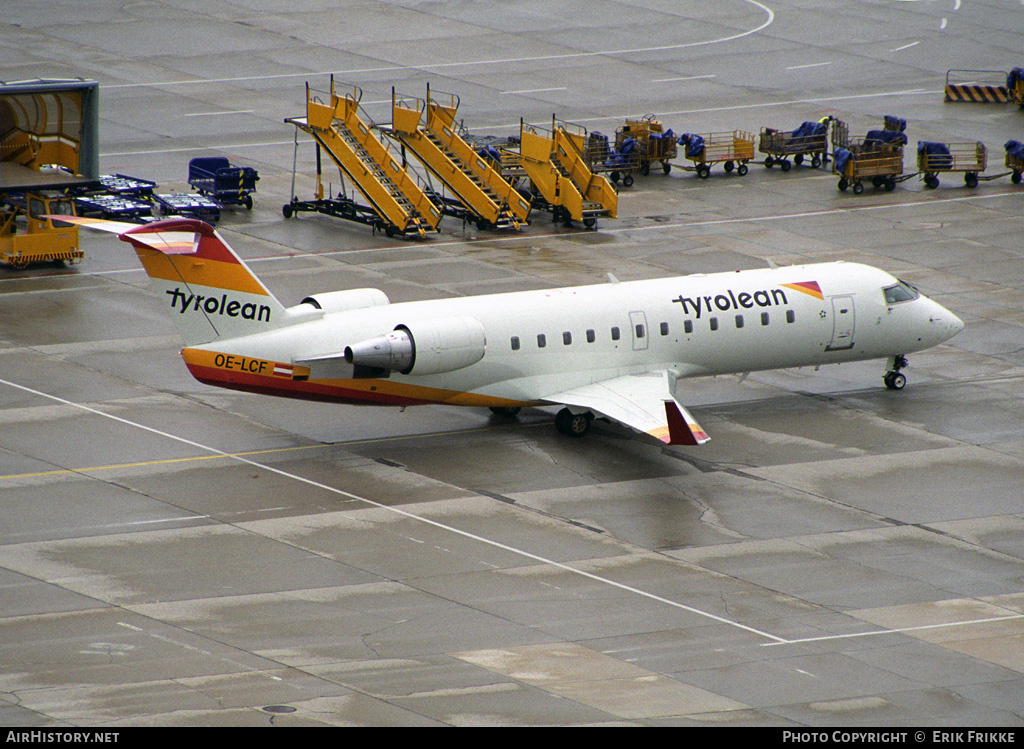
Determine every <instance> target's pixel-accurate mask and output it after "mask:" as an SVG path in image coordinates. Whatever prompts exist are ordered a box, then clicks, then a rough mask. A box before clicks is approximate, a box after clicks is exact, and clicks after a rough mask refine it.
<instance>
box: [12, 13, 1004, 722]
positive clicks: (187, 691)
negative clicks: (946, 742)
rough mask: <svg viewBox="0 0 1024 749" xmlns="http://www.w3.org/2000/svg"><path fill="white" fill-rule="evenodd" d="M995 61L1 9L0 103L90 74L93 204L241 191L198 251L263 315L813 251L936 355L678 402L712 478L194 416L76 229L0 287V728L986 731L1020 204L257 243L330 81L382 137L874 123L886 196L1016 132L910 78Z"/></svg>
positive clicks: (460, 434) (688, 452) (558, 452)
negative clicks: (126, 178)
mask: <svg viewBox="0 0 1024 749" xmlns="http://www.w3.org/2000/svg"><path fill="white" fill-rule="evenodd" d="M339 6H340V7H339ZM1022 34H1024V7H1022V6H1020V4H1019V3H1017V2H1005V3H998V4H991V3H980V2H975V0H935V1H934V2H923V1H922V2H912V1H910V2H899V1H897V0H868V1H866V2H850V1H849V0H840V1H834V0H829V1H828V2H821V1H815V0H796V1H795V0H778V1H776V0H768V1H767V2H754V1H753V0H723V2H720V3H713V4H711V3H702V2H695V1H690V0H687V1H684V2H676V3H670V4H667V3H663V2H653V0H652V1H646V0H634V1H632V2H627V1H625V0H597V1H596V2H593V1H589V0H588V1H584V0H571V1H569V2H555V3H552V2H544V3H541V2H533V1H527V0H507V1H506V2H502V3H490V2H458V3H455V2H447V3H446V2H415V1H413V0H405V1H404V2H401V1H398V0H396V1H395V2H370V1H369V0H364V1H362V2H345V3H335V2H326V1H325V0H293V2H290V3H287V4H285V3H275V2H268V1H267V0H234V1H233V2H226V1H223V0H202V2H198V1H196V0H153V1H151V2H137V3H125V2H103V3H74V4H69V3H57V2H53V1H52V0H9V1H8V2H6V3H4V17H3V19H2V21H0V70H2V74H0V78H3V79H6V80H20V79H27V78H39V77H42V78H65V77H79V76H81V77H85V78H92V79H95V80H98V81H99V82H100V92H101V112H100V117H101V171H102V172H103V173H108V174H109V173H121V174H128V175H131V176H135V177H139V178H143V179H148V180H153V181H156V182H158V183H159V184H160V185H161V187H165V188H166V189H173V190H178V191H181V190H185V189H187V184H186V183H185V180H186V171H187V163H188V160H189V159H190V158H192V157H194V156H203V155H225V156H227V157H228V158H229V159H230V160H231V161H232V162H233V163H237V164H240V165H244V166H253V167H256V168H257V169H258V170H259V173H260V177H261V179H260V182H259V185H258V191H257V193H256V196H255V198H256V205H255V207H254V209H253V210H252V211H251V212H247V211H245V210H244V209H241V208H228V209H226V210H225V212H224V215H223V217H222V219H221V221H220V225H219V229H220V231H221V233H222V234H223V235H224V237H225V238H227V240H228V241H229V242H230V243H231V244H232V245H233V247H234V248H235V249H236V250H237V251H238V252H239V253H240V254H241V255H242V256H243V257H245V258H246V260H247V262H249V263H250V264H251V267H252V268H253V269H254V270H255V271H256V272H257V273H258V274H259V275H260V277H261V278H262V279H263V280H264V281H265V282H266V283H267V285H268V286H269V287H270V288H271V290H272V291H273V292H274V293H275V294H276V295H278V296H279V297H280V298H281V299H282V301H283V302H284V303H285V304H296V303H298V302H299V301H300V300H301V299H302V298H303V297H304V296H305V295H307V294H309V293H311V292H318V291H328V290H334V289H342V288H359V287H365V286H374V287H378V288H381V289H383V290H384V291H385V292H387V294H388V295H389V296H390V298H391V299H392V300H394V301H404V300H410V299H425V298H432V297H440V296H452V295H470V294H483V293H492V292H499V291H509V290H518V289H532V288H544V287H558V286H564V285H570V284H580V283H600V282H602V281H603V280H604V279H605V277H606V274H608V273H612V274H614V275H615V276H616V277H618V278H619V279H621V280H629V279H637V278H653V277H658V276H665V275H677V274H686V273H701V272H712V271H723V270H738V269H743V268H754V267H763V266H765V265H766V264H767V263H769V262H774V263H777V264H779V265H784V264H792V263H797V262H814V261H826V260H849V261H857V262H865V263H869V264H872V265H876V266H878V267H881V268H884V269H886V270H888V271H890V272H893V273H896V274H898V275H899V276H900V277H901V278H903V279H904V280H906V281H909V282H911V283H913V284H915V285H917V286H918V287H919V288H920V289H921V290H922V291H923V292H924V293H926V294H928V295H930V296H932V297H933V298H935V299H936V300H937V301H939V302H940V303H941V304H943V305H944V306H946V307H948V308H949V309H951V310H952V311H953V312H955V313H956V314H957V315H958V316H960V317H961V318H962V319H963V320H964V321H965V323H966V328H965V329H964V331H963V332H961V333H960V334H959V335H958V336H956V337H955V338H954V339H952V340H951V341H949V342H948V343H947V344H945V345H942V346H939V347H937V348H934V349H931V350H929V351H925V352H923V353H919V354H915V355H913V356H911V357H910V366H909V367H908V369H907V370H906V374H907V377H908V381H909V384H908V386H907V388H906V389H905V390H903V391H901V392H894V391H889V390H887V389H886V388H885V387H883V385H882V374H883V371H884V364H883V362H867V363H858V364H847V365H842V366H839V367H824V368H821V369H820V370H819V371H813V370H812V369H800V370H784V371H776V372H767V373H755V374H751V375H750V376H749V377H747V378H745V379H743V378H741V377H739V376H730V377H718V378H714V379H697V380H688V381H683V382H681V383H680V385H679V388H678V390H677V397H678V398H679V400H680V401H681V402H682V403H684V404H686V405H687V406H688V407H690V408H691V410H692V411H693V412H694V414H695V415H696V416H697V418H698V419H699V420H700V422H701V425H702V426H703V427H704V428H705V429H706V430H707V431H708V433H709V434H710V435H711V440H712V441H711V442H710V443H708V444H707V445H705V446H703V447H699V448H687V447H665V446H663V445H661V444H660V443H656V442H652V441H651V440H650V439H648V438H646V437H643V436H641V435H638V434H636V433H633V432H631V431H629V430H627V429H625V428H621V427H618V426H615V425H612V424H608V423H602V422H598V423H595V425H594V428H593V429H592V431H591V433H590V434H589V435H587V437H586V438H584V439H582V440H576V439H572V438H569V437H565V436H562V435H560V434H558V433H557V432H556V431H555V429H554V426H553V423H552V421H553V420H552V413H553V410H540V409H533V410H524V411H523V413H522V414H521V415H520V417H519V418H518V419H517V420H516V421H513V422H508V421H504V420H501V419H498V418H497V417H494V416H492V415H491V414H490V412H489V411H486V410H476V409H457V408H444V407H419V408H409V409H407V410H405V411H399V410H398V409H374V408H357V407H347V406H335V405H324V404H315V403H305V402H299V401H289V400H278V399H273V398H265V397H261V396H256V395H249V394H242V393H234V392H230V391H227V390H218V389H214V388H210V387H207V386H204V385H202V384H200V383H198V382H196V381H194V380H193V379H192V378H191V377H190V376H189V374H188V371H187V370H186V368H185V366H184V364H183V363H182V361H181V359H180V357H179V356H178V348H179V342H178V339H177V336H176V335H175V333H174V329H173V327H172V324H171V321H170V318H169V317H167V316H166V315H165V314H164V312H163V311H162V310H161V309H160V307H159V305H158V304H157V301H158V300H156V298H155V295H154V294H153V293H152V292H150V291H149V289H148V284H147V279H146V277H145V274H144V273H143V272H142V271H141V268H140V267H139V266H138V263H137V261H136V259H135V257H134V256H133V253H132V252H131V250H130V248H128V247H127V246H126V245H124V244H122V243H120V242H118V241H117V240H116V239H115V238H113V237H112V236H110V235H91V234H87V233H85V232H83V236H82V246H83V247H84V248H85V249H86V258H85V260H84V261H83V262H82V263H81V264H79V265H77V266H73V267H69V268H60V269H57V268H52V267H33V268H30V269H28V270H24V271H14V270H11V269H8V268H2V269H0V294H2V296H0V408H2V411H0V419H2V421H3V429H2V430H0V517H2V521H0V725H6V726H32V727H66V726H81V727H93V728H101V727H102V728H106V727H118V726H140V725H143V726H156V725H160V726H170V725H175V726H178V725H181V726H184V725H204V726H205V725H222V726H226V725H231V726H242V725H245V726H250V725H252V726H255V725H269V724H273V725H295V726H298V725H374V726H426V725H460V726H461V725H483V726H504V725H510V726H518V725H681V726H698V725H699V726H739V725H757V726H787V727H789V726H819V727H820V726H834V725H840V726H867V725H885V726H968V725H969V726H1020V725H1022V724H1024V707H1022V706H1024V647H1022V642H1024V489H1022V487H1024V426H1022V425H1024V353H1022V352H1024V240H1022V231H1021V224H1022V221H1024V186H1021V185H1015V184H1012V183H1011V181H1010V179H1009V178H1008V177H1006V176H1002V177H999V178H997V179H993V180H990V181H982V182H981V184H979V185H978V186H977V187H976V188H973V189H970V188H967V187H965V186H964V184H963V180H962V175H959V174H947V175H942V176H941V184H940V186H939V187H938V188H937V189H934V190H929V189H927V188H925V186H924V185H923V183H922V182H921V181H920V179H919V178H917V177H914V178H912V179H908V180H907V181H905V182H901V183H900V184H899V185H897V186H896V189H895V190H893V191H891V192H886V191H884V190H876V189H874V188H873V187H870V186H869V187H868V188H867V190H866V191H865V192H864V194H862V195H854V194H852V192H850V191H846V192H840V191H839V190H838V189H837V178H836V176H835V175H833V174H832V173H831V172H830V170H829V169H828V168H820V169H813V168H810V167H808V166H797V167H794V168H793V169H792V170H791V171H789V172H788V173H782V172H781V171H780V170H779V169H777V168H775V169H770V170H769V169H765V168H764V167H763V166H762V165H760V164H752V165H751V168H750V172H749V174H747V175H746V176H743V177H740V176H738V175H737V174H735V173H732V174H725V173H724V171H723V170H722V169H721V167H717V168H715V169H713V170H712V173H711V176H710V178H708V179H706V180H705V179H700V178H698V177H697V176H696V175H695V174H694V173H693V172H692V171H687V170H685V169H680V168H675V169H673V170H672V172H671V173H670V174H668V175H665V174H662V173H661V171H660V170H654V171H653V172H652V174H651V175H649V176H646V177H637V180H636V183H635V184H634V185H633V186H632V187H630V188H625V187H623V188H622V189H621V190H620V193H619V218H617V219H615V220H602V221H600V222H599V224H598V227H597V229H596V230H593V231H589V230H584V229H582V228H578V227H577V228H566V227H563V226H562V225H561V224H554V223H552V221H551V219H550V216H548V215H546V214H544V213H542V212H539V211H538V212H535V213H534V215H533V217H532V221H531V224H530V226H528V227H526V228H525V229H524V230H523V231H521V232H519V233H513V232H504V233H502V232H488V231H480V230H478V229H477V228H475V227H473V226H464V225H463V224H462V223H461V222H459V221H456V220H453V219H450V218H446V219H445V220H444V221H442V223H441V229H442V231H441V233H440V234H437V235H433V236H430V237H428V238H427V239H425V240H421V241H413V240H403V239H389V238H386V237H385V236H383V235H381V234H374V233H373V232H372V231H370V229H369V228H368V227H365V226H362V225H359V224H355V223H350V222H345V221H341V220H338V219H333V218H330V217H326V216H317V215H309V214H304V215H301V216H299V217H296V218H292V219H288V220H286V219H284V218H283V216H282V213H281V206H282V205H283V204H284V203H285V202H286V201H288V200H289V198H290V197H291V194H292V166H293V157H296V153H297V157H296V164H297V169H298V176H297V179H296V190H295V193H296V194H297V195H298V196H299V197H300V198H307V197H312V190H313V175H314V166H313V146H312V143H311V141H309V140H308V139H306V138H305V136H301V135H300V136H299V149H298V151H297V152H296V149H295V147H294V143H295V137H296V135H295V132H294V130H293V128H292V127H291V126H290V125H287V124H285V122H284V120H285V118H288V117H296V116H302V115H303V114H304V105H305V85H306V83H307V82H308V83H309V84H310V85H311V86H312V87H313V88H326V87H327V86H328V85H329V82H328V81H329V75H330V74H332V73H333V74H334V75H335V76H336V79H337V80H339V81H344V82H346V83H351V84H353V85H356V86H359V87H361V88H362V90H363V92H364V95H363V103H364V108H365V110H366V111H367V112H368V114H369V115H370V116H371V117H372V118H373V119H374V120H375V121H378V122H386V121H388V119H389V118H390V101H391V87H392V86H395V87H397V89H398V90H399V91H400V92H401V93H406V94H411V95H417V96H421V97H422V96H423V95H424V94H425V89H426V85H427V83H429V84H430V86H431V90H435V91H448V92H453V93H455V94H457V95H458V96H459V97H460V98H461V106H460V109H459V117H460V119H463V120H464V123H465V125H466V127H467V128H468V129H469V131H470V132H472V133H474V134H479V135H484V134H487V135H495V136H504V135H509V134H516V133H517V132H518V128H519V122H520V119H521V118H522V119H524V120H525V121H526V122H528V123H535V124H538V125H545V124H546V123H550V121H551V117H552V114H555V115H557V116H558V117H559V118H560V119H563V120H568V121H571V122H575V123H579V124H581V125H583V126H585V127H586V128H588V129H589V130H591V131H594V130H597V131H602V132H604V133H606V134H608V133H613V132H614V130H615V128H616V127H618V126H620V125H621V124H622V123H623V122H624V120H625V119H626V118H627V117H637V116H643V115H645V114H654V115H655V116H657V117H659V118H660V119H661V120H662V121H663V122H664V123H665V125H666V127H671V128H673V130H674V131H675V132H676V133H681V132H709V131H722V130H734V129H742V130H747V131H750V132H753V133H758V132H759V130H760V128H761V127H765V126H767V127H776V128H779V129H792V128H795V127H796V126H797V125H799V124H800V123H801V122H802V121H804V120H817V119H819V118H821V117H823V116H825V115H829V114H831V115H834V116H836V117H838V118H839V119H841V120H843V121H845V122H847V123H848V124H849V126H850V133H851V135H863V134H864V133H865V132H866V131H867V130H870V129H875V128H879V127H881V122H882V118H883V116H884V115H896V116H899V117H902V118H905V119H906V120H907V122H908V126H907V134H908V137H909V139H910V145H909V147H908V149H907V154H906V157H905V169H906V171H907V173H911V172H913V171H916V169H915V146H916V142H917V141H918V140H936V141H944V142H950V141H964V140H971V141H974V140H977V141H981V142H983V143H985V144H986V146H987V147H988V149H989V160H988V163H989V167H988V170H987V171H986V172H985V174H986V175H997V174H1001V173H1003V172H1005V171H1006V170H1004V169H1003V168H1002V162H1003V143H1004V142H1005V141H1007V140H1009V139H1011V138H1014V139H1018V140H1024V111H1022V110H1021V109H1019V108H1018V107H1016V106H1013V105H1000V104H989V105H983V104H952V103H944V102H943V85H944V82H945V76H946V71H947V70H948V69H951V68H958V69H971V70H977V69H995V70H1003V71H1007V70H1009V69H1010V68H1011V67H1014V66H1020V65H1024V58H1022V57H1021V54H1020V53H1021V46H1020V39H1021V36H1022ZM757 158H758V160H760V159H761V158H762V154H757ZM677 161H678V164H679V165H680V166H692V164H691V162H688V161H687V160H685V159H684V158H682V157H680V158H679V159H678V160H677ZM333 180H334V181H333V184H332V186H331V189H332V190H334V191H335V192H336V191H338V190H339V189H340V185H339V182H338V181H337V177H336V172H335V173H334V176H333Z"/></svg>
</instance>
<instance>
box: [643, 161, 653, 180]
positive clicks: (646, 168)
mask: <svg viewBox="0 0 1024 749" xmlns="http://www.w3.org/2000/svg"><path fill="white" fill-rule="evenodd" d="M650 173H651V162H649V161H644V162H643V163H641V164H640V174H641V176H643V177H646V176H647V175H648V174H650Z"/></svg>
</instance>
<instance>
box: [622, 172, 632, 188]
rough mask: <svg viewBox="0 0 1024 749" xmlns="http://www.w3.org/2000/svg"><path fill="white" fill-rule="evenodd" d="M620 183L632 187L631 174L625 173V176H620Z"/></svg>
mask: <svg viewBox="0 0 1024 749" xmlns="http://www.w3.org/2000/svg"><path fill="white" fill-rule="evenodd" d="M622 184H623V185H625V186H626V187H632V186H633V175H632V174H627V175H626V176H625V177H623V178H622Z"/></svg>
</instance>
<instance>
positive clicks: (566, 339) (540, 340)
mask: <svg viewBox="0 0 1024 749" xmlns="http://www.w3.org/2000/svg"><path fill="white" fill-rule="evenodd" d="M905 288H909V289H913V287H909V285H908V284H901V285H900V286H894V287H891V288H889V289H885V293H886V301H889V302H892V301H893V300H892V299H890V291H893V290H895V293H894V294H893V295H892V296H893V298H895V296H901V297H902V296H903V291H902V290H903V289H905ZM906 294H913V291H909V290H908V291H906ZM910 298H914V299H916V298H917V297H916V295H914V296H910V297H909V298H901V299H900V300H899V301H909V299H910ZM786 322H787V323H790V324H792V323H795V322H796V312H794V311H793V310H791V309H789V310H786ZM770 324H771V315H770V314H769V313H767V312H762V313H761V325H762V326H765V327H767V326H768V325H770ZM744 325H745V321H744V318H743V315H736V327H737V328H742V327H743V326H744ZM708 327H709V328H710V329H711V330H718V318H717V317H710V318H708ZM658 328H659V331H660V333H661V334H662V335H663V336H667V335H668V334H669V324H668V323H667V322H663V323H660V324H659V326H658ZM683 331H684V332H685V333H686V334H687V335H690V334H692V333H693V320H684V321H683ZM635 333H636V337H637V338H643V337H644V335H646V331H645V330H644V326H643V324H638V325H636V327H635ZM586 336H587V343H594V342H595V341H596V340H597V332H596V331H595V330H594V329H593V328H588V329H587V332H586ZM611 336H612V340H613V341H618V340H620V339H621V338H622V331H621V330H620V329H619V327H618V326H613V327H612V329H611ZM511 341H512V350H513V351H519V349H520V348H521V347H522V343H521V341H520V339H519V336H517V335H514V336H512V339H511ZM562 344H563V345H565V346H571V345H572V332H571V331H568V330H566V331H564V332H563V333H562ZM547 345H548V342H547V336H545V335H544V334H543V333H539V334H538V335H537V348H545V347H547Z"/></svg>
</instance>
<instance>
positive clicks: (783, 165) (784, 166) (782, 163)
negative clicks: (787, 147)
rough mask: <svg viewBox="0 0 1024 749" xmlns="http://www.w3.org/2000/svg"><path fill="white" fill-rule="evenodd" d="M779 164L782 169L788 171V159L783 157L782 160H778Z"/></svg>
mask: <svg viewBox="0 0 1024 749" xmlns="http://www.w3.org/2000/svg"><path fill="white" fill-rule="evenodd" d="M797 163H800V162H797ZM779 166H780V167H781V168H782V171H784V172H788V171H789V169H790V163H789V159H783V160H782V161H780V162H779Z"/></svg>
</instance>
